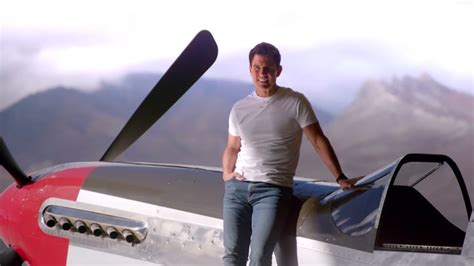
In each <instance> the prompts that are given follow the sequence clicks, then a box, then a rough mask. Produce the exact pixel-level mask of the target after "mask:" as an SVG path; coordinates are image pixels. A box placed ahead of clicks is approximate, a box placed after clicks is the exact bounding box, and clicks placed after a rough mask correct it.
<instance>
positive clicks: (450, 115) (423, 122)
mask: <svg viewBox="0 0 474 266" xmlns="http://www.w3.org/2000/svg"><path fill="white" fill-rule="evenodd" d="M326 134H327V135H328V137H329V138H330V140H331V142H332V144H333V146H334V148H335V150H336V152H337V154H338V156H339V158H340V160H341V163H342V165H343V167H344V168H345V169H347V170H348V171H350V172H349V173H350V174H353V175H364V174H367V173H368V172H369V171H371V170H374V169H376V168H378V167H380V166H382V165H384V164H387V163H389V162H391V161H394V160H395V159H396V158H398V157H400V156H401V155H403V154H406V153H412V152H413V153H438V154H446V155H448V156H451V157H452V158H453V159H454V160H455V161H456V162H457V164H458V166H459V168H460V170H461V172H462V173H463V175H464V177H465V180H466V182H467V183H468V185H469V187H470V190H471V191H474V189H473V188H474V182H473V176H474V166H473V162H474V97H473V96H472V95H469V94H465V93H461V92H458V91H455V90H452V89H449V88H447V87H445V86H443V85H442V84H440V83H438V82H437V81H435V80H434V79H433V78H431V77H430V76H428V75H427V74H424V75H422V76H420V77H419V78H413V77H403V78H394V79H393V80H391V81H388V82H387V81H375V80H372V81H367V82H365V84H364V85H363V86H362V88H361V89H360V91H359V94H358V95H357V97H356V98H355V100H354V101H353V102H352V104H351V105H349V106H348V108H347V109H345V110H344V111H343V112H342V113H341V114H340V115H338V116H337V117H336V118H335V119H334V120H333V121H332V122H331V123H330V125H328V127H327V128H326Z"/></svg>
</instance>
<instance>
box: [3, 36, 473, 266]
mask: <svg viewBox="0 0 474 266" xmlns="http://www.w3.org/2000/svg"><path fill="white" fill-rule="evenodd" d="M217 50H218V48H217V44H216V43H215V40H214V38H213V36H212V35H211V33H210V32H209V31H207V30H203V31H200V32H199V33H198V34H197V35H196V37H195V38H194V39H193V40H192V41H191V42H190V43H189V45H188V46H187V47H186V48H185V49H184V51H183V52H182V53H181V55H180V56H179V57H178V58H177V59H176V61H175V62H174V63H173V64H172V65H171V67H170V68H169V69H168V71H167V72H166V73H165V74H164V75H163V77H162V78H161V79H160V81H158V83H157V84H156V85H155V87H154V88H153V89H152V90H151V92H150V93H149V95H148V96H147V97H146V98H145V99H144V101H143V102H142V103H141V105H140V106H139V107H138V108H137V110H136V111H135V113H134V114H133V115H132V117H131V118H130V120H128V121H127V123H126V124H125V126H124V127H123V128H122V130H121V131H120V133H119V134H118V135H117V137H116V138H115V139H114V141H113V142H112V144H111V145H110V146H109V148H108V149H107V151H106V152H105V153H104V155H103V156H102V158H101V159H100V160H99V161H92V162H71V163H65V164H61V165H57V166H52V167H48V168H46V169H43V170H40V171H36V172H34V173H31V174H29V175H27V174H25V173H24V172H23V170H22V169H21V168H20V167H19V166H18V163H17V162H16V161H15V159H14V158H13V156H12V154H11V153H10V151H9V150H8V148H7V145H6V144H5V142H4V140H3V139H2V138H1V137H0V164H1V165H2V166H3V167H4V168H5V169H6V170H7V171H8V172H9V173H10V175H11V176H12V177H13V178H14V179H15V183H13V184H12V185H10V186H9V187H7V188H6V189H5V191H3V192H2V194H0V238H1V239H3V240H4V242H5V243H6V244H7V245H8V248H7V250H6V251H4V252H3V253H2V254H0V265H2V266H3V265H33V266H35V265H84V264H95V265H103V264H109V265H181V264H191V265H194V264H196V265H219V264H221V257H222V255H223V252H224V249H223V229H222V209H223V204H222V199H223V194H224V184H223V181H222V169H221V168H217V167H208V166H193V165H177V164H160V163H145V162H120V161H115V158H117V157H118V156H119V155H120V154H121V153H122V152H123V151H125V150H126V149H127V148H128V147H129V146H130V145H132V144H133V142H134V141H136V140H137V139H138V138H139V137H140V136H141V135H142V134H143V133H144V132H146V131H147V129H148V128H150V127H151V126H152V125H153V124H154V123H155V122H156V121H157V120H158V119H159V118H160V117H161V116H162V115H163V114H164V113H165V112H166V111H167V110H168V109H169V108H170V107H171V106H172V105H173V104H174V103H175V102H176V101H177V100H178V99H179V98H180V97H181V96H182V95H183V94H184V93H185V92H186V91H187V90H188V89H189V88H190V87H191V86H192V85H193V84H194V83H195V82H196V81H197V80H198V79H199V78H200V77H201V76H202V75H203V74H204V73H205V72H206V71H207V69H208V68H210V66H211V65H212V64H213V63H214V61H215V60H216V58H217ZM472 214H473V212H472V206H471V201H470V197H469V191H468V190H467V188H466V185H465V183H464V179H463V176H462V174H461V172H460V170H459V168H458V167H457V165H456V163H455V162H454V161H453V160H452V159H451V158H450V157H448V156H446V155H442V154H421V153H419V154H415V153H413V154H406V155H403V156H401V157H400V158H396V159H395V160H394V161H393V162H392V163H390V164H388V165H386V166H383V167H381V168H380V169H377V170H375V171H373V172H372V173H370V174H368V175H366V176H365V177H363V178H362V179H360V180H359V181H357V183H356V184H355V186H354V187H353V188H351V189H346V190H341V189H340V188H339V186H338V184H336V183H334V182H327V181H322V180H315V179H309V178H303V177H295V185H294V204H293V206H292V210H291V213H290V215H289V216H288V218H287V226H286V229H285V232H283V234H282V236H281V239H280V241H279V243H278V245H277V247H276V249H275V253H274V258H273V259H274V262H275V263H277V264H278V265H295V264H296V263H299V264H301V265H366V264H372V265H374V264H375V265H391V264H402V265H424V264H428V263H430V264H433V265H474V216H473V215H472Z"/></svg>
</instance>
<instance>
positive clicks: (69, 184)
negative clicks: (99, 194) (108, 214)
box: [0, 167, 93, 265]
mask: <svg viewBox="0 0 474 266" xmlns="http://www.w3.org/2000/svg"><path fill="white" fill-rule="evenodd" d="M92 170H93V168H91V167H86V168H73V169H66V170H62V171H60V172H55V173H51V174H49V175H46V176H44V177H42V178H41V179H40V180H37V181H35V182H33V183H32V184H28V185H26V186H23V187H22V188H17V187H16V185H15V184H13V185H11V186H9V187H8V188H7V189H6V190H5V191H4V192H3V193H2V194H1V195H0V237H2V238H3V239H4V241H5V242H6V243H7V244H9V245H11V247H12V248H13V249H14V250H15V251H16V252H17V253H18V254H19V255H20V256H21V257H22V258H23V259H24V260H27V261H28V262H29V263H30V265H65V264H66V261H67V251H68V247H69V240H67V239H65V238H59V237H56V236H52V235H48V234H46V233H44V232H43V231H42V230H41V229H40V226H39V224H38V212H39V210H40V207H41V204H43V202H45V201H46V200H47V199H49V198H60V199H67V200H76V199H77V195H78V194H79V191H80V189H81V187H82V184H83V183H84V181H85V179H86V177H87V176H88V175H89V173H90V172H91V171H92ZM52 250H54V252H51V251H52Z"/></svg>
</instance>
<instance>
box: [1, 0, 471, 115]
mask: <svg viewBox="0 0 474 266" xmlns="http://www.w3.org/2000/svg"><path fill="white" fill-rule="evenodd" d="M0 22H1V32H0V33H1V35H0V44H1V46H0V110H2V109H4V108H7V107H8V106H10V105H11V104H13V103H14V102H15V101H17V100H19V99H21V97H25V96H26V95H28V94H31V93H35V92H38V91H41V90H44V89H47V88H50V87H52V86H57V85H63V86H67V87H74V88H78V89H82V90H94V89H96V88H98V87H99V86H100V84H102V83H103V82H111V83H114V82H120V80H121V79H122V78H123V77H124V75H126V74H127V73H130V72H136V71H153V72H164V71H166V69H167V68H168V67H169V66H170V65H171V63H172V62H173V61H174V59H175V58H176V57H177V56H178V55H179V54H180V52H181V51H182V50H183V49H184V48H185V47H186V45H187V44H188V43H189V41H190V40H191V39H192V38H193V37H194V36H195V35H196V34H197V32H199V31H200V30H202V29H207V30H209V31H210V32H211V33H212V34H213V36H214V38H215V39H216V42H217V44H218V46H219V56H218V59H217V61H216V63H215V64H214V65H213V66H212V67H211V69H210V70H209V71H208V72H207V73H206V74H205V77H209V78H227V79H237V80H243V81H249V82H250V76H249V74H248V61H247V60H248V51H249V50H250V49H251V48H252V47H253V46H254V45H255V44H257V43H259V42H262V41H266V42H270V43H272V44H274V45H276V46H277V47H278V48H279V49H280V52H281V54H282V65H283V73H282V75H281V77H280V78H279V84H280V85H282V86H288V87H292V88H293V89H295V90H298V91H301V92H303V93H305V94H306V95H307V96H308V97H309V98H310V100H311V101H312V102H314V101H316V102H318V103H317V105H319V106H322V107H323V108H325V109H331V108H335V109H338V108H343V107H344V106H345V105H347V104H348V103H349V102H350V100H351V99H352V98H353V97H354V95H355V94H356V93H357V90H358V89H359V88H360V86H361V84H362V83H363V82H364V81H365V80H368V79H372V80H373V79H382V80H390V79H391V78H393V77H402V76H405V75H411V76H415V77H417V76H420V75H422V74H423V73H427V74H429V75H430V76H432V77H433V78H434V79H435V80H437V81H439V82H441V83H442V84H444V85H446V86H449V87H451V88H453V89H456V90H459V91H463V92H467V93H470V94H474V85H473V84H474V82H473V80H474V78H473V77H474V53H473V49H472V47H474V37H473V34H472V25H474V3H473V0H438V1H437V0H431V1H429V0H428V1H425V0H394V1H384V0H357V1H354V0H347V1H343V0H327V1H315V0H313V1H298V0H291V1H288V0H287V1H277V0H273V1H252V0H250V1H248V0H240V1H211V0H200V1H181V0H172V1H156V0H154V1H148V0H133V1H128V0H124V1H120V0H115V1H109V0H100V1H99V0H94V1H91V0H81V1H72V0H71V1H67V0H42V1H22V0H15V1H7V0H0Z"/></svg>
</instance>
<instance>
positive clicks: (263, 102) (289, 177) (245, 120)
mask: <svg viewBox="0 0 474 266" xmlns="http://www.w3.org/2000/svg"><path fill="white" fill-rule="evenodd" d="M316 122H318V120H317V118H316V115H315V114H314V111H313V108H312V107H311V104H310V103H309V101H308V100H307V99H306V97H305V96H304V95H303V94H301V93H299V92H296V91H293V90H291V89H289V88H284V87H280V88H279V89H278V90H277V91H276V92H275V94H273V95H272V96H271V97H259V96H258V95H257V94H256V93H255V92H253V93H252V94H250V95H248V96H247V97H245V98H243V99H242V100H240V101H238V102H237V103H236V104H234V106H233V107H232V110H231V112H230V116H229V134H231V135H233V136H240V140H241V147H240V151H239V153H238V156H237V162H236V166H235V171H236V172H238V173H240V174H241V175H243V176H244V177H245V178H246V179H247V180H249V181H257V182H266V183H272V184H276V185H280V186H285V187H292V186H293V177H294V175H295V171H296V167H297V165H298V159H299V153H300V147H301V138H302V136H303V130H302V128H304V127H306V126H308V125H311V124H313V123H316Z"/></svg>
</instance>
